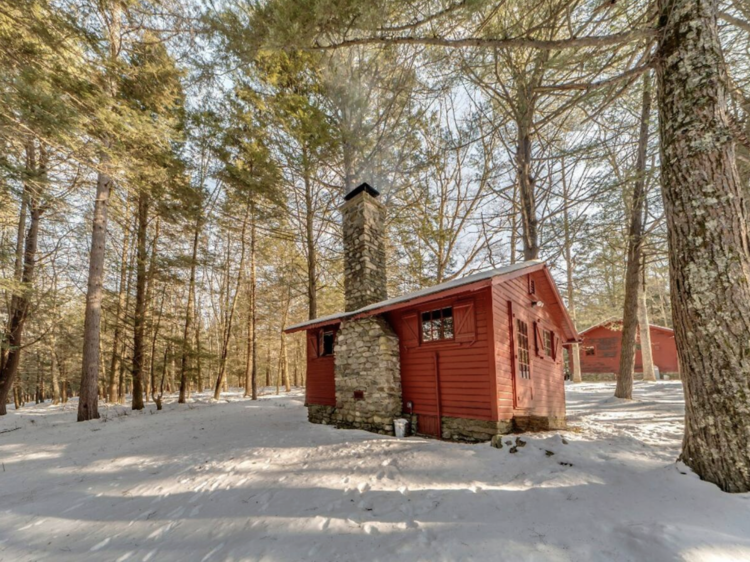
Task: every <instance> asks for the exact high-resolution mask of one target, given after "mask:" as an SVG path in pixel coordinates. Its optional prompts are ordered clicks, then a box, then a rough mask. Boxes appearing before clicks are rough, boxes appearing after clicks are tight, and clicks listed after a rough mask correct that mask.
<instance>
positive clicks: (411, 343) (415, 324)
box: [401, 312, 419, 348]
mask: <svg viewBox="0 0 750 562" xmlns="http://www.w3.org/2000/svg"><path fill="white" fill-rule="evenodd" d="M401 322H402V323H403V325H404V333H403V338H402V342H401V343H403V344H404V347H407V348H409V347H417V346H418V345H419V315H418V314H417V313H416V312H409V313H407V314H404V315H403V316H402V317H401Z"/></svg>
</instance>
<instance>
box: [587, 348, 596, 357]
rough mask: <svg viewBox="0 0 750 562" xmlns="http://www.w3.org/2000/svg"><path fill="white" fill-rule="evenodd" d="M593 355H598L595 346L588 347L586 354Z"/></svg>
mask: <svg viewBox="0 0 750 562" xmlns="http://www.w3.org/2000/svg"><path fill="white" fill-rule="evenodd" d="M593 355H596V348H595V347H593V346H590V347H587V348H586V356H587V357H591V356H593Z"/></svg>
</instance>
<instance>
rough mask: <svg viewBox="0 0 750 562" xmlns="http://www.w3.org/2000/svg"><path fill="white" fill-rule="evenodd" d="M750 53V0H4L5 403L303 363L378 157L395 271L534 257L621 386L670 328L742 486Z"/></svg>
mask: <svg viewBox="0 0 750 562" xmlns="http://www.w3.org/2000/svg"><path fill="white" fill-rule="evenodd" d="M749 54H750V5H749V4H747V3H746V2H745V0H533V1H529V0H222V1H220V2H213V1H209V0H205V1H202V0H4V1H3V2H2V5H0V98H1V101H0V147H2V149H1V150H0V295H1V299H2V304H1V305H0V351H1V353H0V415H4V414H6V410H8V409H10V408H11V407H12V408H14V409H15V410H18V409H23V408H24V407H25V406H26V405H28V404H34V403H39V402H43V401H45V400H51V401H52V402H53V403H55V404H57V403H65V402H67V401H68V400H69V399H70V398H72V397H78V420H79V421H85V420H90V419H95V418H98V417H99V412H98V408H99V405H100V404H102V403H122V404H125V403H126V404H128V405H129V406H131V407H132V409H134V410H139V409H142V408H143V407H144V403H149V402H152V403H155V404H156V406H157V408H159V409H161V407H162V402H163V400H164V397H165V396H166V395H167V394H176V395H178V396H179V398H178V400H179V402H181V403H182V402H185V401H186V400H187V399H188V398H189V396H190V395H191V393H196V392H201V391H204V390H207V389H210V390H211V392H213V395H214V397H215V398H217V399H218V398H220V397H221V395H222V393H224V392H226V391H227V390H228V389H229V388H230V387H234V388H236V387H239V388H242V389H243V392H244V394H245V396H249V397H252V398H257V396H258V395H259V394H261V393H264V392H265V393H276V394H278V393H280V392H288V391H289V390H290V389H292V388H293V387H302V386H304V385H305V341H304V337H302V336H300V335H299V334H294V335H289V336H287V335H284V333H283V332H282V330H283V329H284V328H285V327H286V326H289V325H291V324H294V323H295V322H300V321H303V320H306V319H313V318H317V317H320V316H324V315H326V314H330V313H334V312H337V311H340V310H342V309H343V298H344V290H343V282H344V281H343V256H342V251H341V221H340V214H339V210H338V209H339V206H340V205H341V202H342V200H343V196H344V195H345V194H346V193H348V192H349V191H350V190H351V189H352V188H354V187H355V186H356V185H358V184H359V183H361V182H363V181H366V182H368V183H369V184H371V185H373V186H375V187H376V188H377V189H378V190H380V192H381V194H382V196H381V197H382V201H383V202H384V204H385V206H386V208H387V224H386V225H385V228H386V232H387V236H386V239H387V261H388V272H389V278H388V294H389V295H391V296H397V295H401V294H404V293H407V292H410V291H414V290H418V289H421V288H424V287H428V286H431V285H434V284H437V283H442V282H445V281H450V280H453V279H458V278H460V277H463V276H465V275H468V274H471V273H474V272H477V271H482V270H486V269H488V268H496V267H500V266H502V265H508V264H514V263H518V262H521V261H524V260H534V259H540V260H544V261H545V262H546V263H547V264H548V266H549V267H550V268H551V270H552V273H553V276H554V278H555V280H556V282H557V284H558V287H559V288H560V291H561V293H562V296H563V298H564V300H565V303H566V305H567V307H568V311H569V313H570V315H571V317H572V318H573V320H574V321H575V324H576V327H577V328H578V330H579V331H581V330H583V329H585V328H587V327H589V326H591V325H594V324H597V323H599V322H601V321H603V320H606V319H611V318H621V319H623V327H622V342H623V350H625V351H627V352H625V353H623V356H622V359H621V363H620V372H619V374H618V379H617V388H616V396H618V397H619V398H625V399H628V398H632V387H633V363H634V356H635V350H636V345H637V343H636V340H637V334H638V325H639V324H640V325H641V326H644V325H648V323H649V322H650V323H652V324H657V325H660V326H666V327H671V328H674V330H675V334H676V340H677V349H678V354H679V359H680V365H681V370H682V379H683V382H684V390H685V400H686V404H687V413H686V420H685V421H686V424H685V438H684V441H683V449H682V455H681V459H682V460H683V461H684V462H685V464H686V465H688V466H689V467H690V468H692V469H693V470H694V471H695V472H696V473H697V474H698V475H699V476H701V478H703V479H705V480H708V481H710V482H714V483H716V484H718V485H719V487H720V488H722V489H723V490H725V491H730V492H743V491H744V492H747V491H750V454H748V449H747V440H748V439H750V415H748V412H749V411H750V359H748V358H749V357H750V337H748V333H750V240H749V238H748V213H750V207H749V205H750V192H749V191H748V189H750V140H748V138H749V136H750V68H749V67H748V60H750V57H748V55H749ZM567 352H568V353H571V354H572V355H573V356H574V358H575V357H577V355H578V353H579V349H578V346H577V345H573V346H571V347H570V348H569V349H568V351H567ZM575 363H576V361H575V360H574V361H573V364H574V365H575ZM576 371H577V369H576V368H575V367H574V368H573V372H572V373H571V376H572V378H573V381H574V382H575V381H580V372H576Z"/></svg>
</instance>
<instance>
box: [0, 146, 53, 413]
mask: <svg viewBox="0 0 750 562" xmlns="http://www.w3.org/2000/svg"><path fill="white" fill-rule="evenodd" d="M46 165H47V157H46V152H45V150H44V146H43V145H42V146H41V148H40V153H39V163H38V164H37V160H36V149H35V145H34V141H33V140H31V141H29V143H28V144H27V146H26V168H27V172H28V173H29V175H31V176H38V178H39V180H40V181H39V184H42V183H43V182H44V181H45V180H46ZM39 190H40V187H39V185H36V186H33V187H30V191H29V194H28V201H29V207H30V208H29V210H30V218H31V221H30V223H29V229H28V232H27V233H26V238H25V242H24V252H23V270H22V272H21V287H20V288H19V289H18V290H17V291H16V292H15V293H14V294H13V298H12V299H11V304H10V310H11V316H10V319H9V321H8V332H7V337H6V342H7V346H8V351H7V354H6V356H5V362H4V363H3V366H2V370H0V416H4V415H5V414H6V413H7V411H6V404H7V402H8V395H9V394H10V391H11V389H12V388H13V382H14V380H15V378H16V375H17V374H18V365H19V364H20V362H21V351H22V345H23V332H24V325H25V323H26V318H27V316H28V313H29V299H30V297H31V291H32V289H33V283H34V272H35V269H36V253H37V243H38V239H39V221H40V220H41V217H42V208H41V203H40V201H39ZM22 206H24V205H22ZM25 212H26V211H25V209H24V210H22V211H21V214H24V213H25Z"/></svg>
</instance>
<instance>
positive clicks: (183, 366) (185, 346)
mask: <svg viewBox="0 0 750 562" xmlns="http://www.w3.org/2000/svg"><path fill="white" fill-rule="evenodd" d="M201 224H202V217H201V215H200V213H199V215H198V217H197V218H196V221H195V232H194V233H193V251H192V255H191V256H190V282H189V284H188V301H187V306H186V307H185V325H184V328H183V330H182V357H181V358H180V397H179V399H178V400H177V402H178V403H180V404H184V403H185V400H186V399H187V392H188V380H187V373H188V363H189V360H190V353H191V352H192V350H191V346H190V338H191V337H192V332H191V331H190V329H191V323H192V319H193V306H194V304H193V303H194V302H195V270H196V267H197V263H198V241H199V240H200V233H201Z"/></svg>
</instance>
